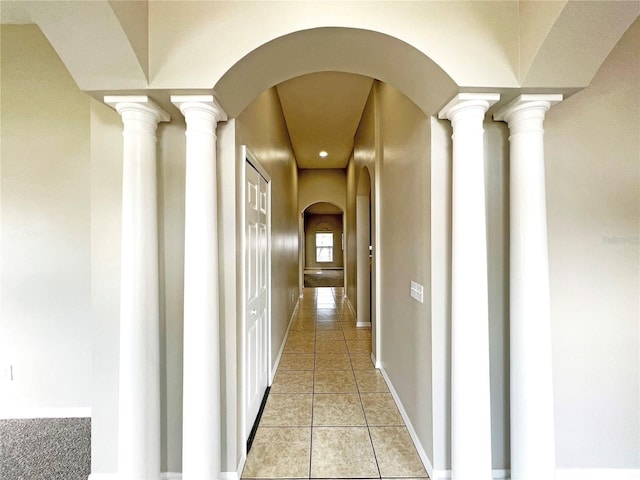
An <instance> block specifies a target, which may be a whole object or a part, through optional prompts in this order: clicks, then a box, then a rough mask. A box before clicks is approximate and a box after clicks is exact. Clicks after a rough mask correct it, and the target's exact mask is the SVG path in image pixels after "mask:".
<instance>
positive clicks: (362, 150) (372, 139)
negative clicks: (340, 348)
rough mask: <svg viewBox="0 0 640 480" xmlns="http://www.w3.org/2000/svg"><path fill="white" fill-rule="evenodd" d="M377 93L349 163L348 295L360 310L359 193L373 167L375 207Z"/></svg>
mask: <svg viewBox="0 0 640 480" xmlns="http://www.w3.org/2000/svg"><path fill="white" fill-rule="evenodd" d="M375 111H376V96H375V93H374V89H371V93H370V94H369V98H368V100H367V103H366V105H365V107H364V111H363V112H362V118H361V119H360V124H359V125H358V129H357V130H356V134H355V136H354V146H353V155H352V157H351V160H350V161H349V165H347V172H346V174H347V198H346V207H347V208H346V222H345V223H346V225H345V234H344V235H345V249H346V261H345V270H346V272H345V273H346V279H347V284H346V285H345V287H346V295H347V298H348V299H349V301H350V303H351V305H352V306H353V308H354V309H355V310H356V312H357V311H358V301H357V295H356V292H357V284H356V271H357V270H356V252H357V236H356V196H357V193H358V192H357V191H358V183H359V181H360V176H361V174H362V171H363V168H366V169H367V170H368V171H369V175H370V178H371V199H372V207H371V208H372V209H373V208H375V205H374V203H375V185H374V178H375V161H376V134H375V131H376V124H375V122H376V119H375ZM371 220H372V222H375V216H374V215H373V214H372V215H371ZM371 231H372V241H375V240H374V238H373V236H374V233H373V232H374V225H373V224H372V225H371Z"/></svg>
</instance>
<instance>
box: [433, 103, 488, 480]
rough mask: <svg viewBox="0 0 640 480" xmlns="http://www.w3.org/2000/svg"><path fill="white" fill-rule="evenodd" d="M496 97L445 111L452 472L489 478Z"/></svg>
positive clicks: (457, 476)
mask: <svg viewBox="0 0 640 480" xmlns="http://www.w3.org/2000/svg"><path fill="white" fill-rule="evenodd" d="M499 98H500V96H499V95H498V94H474V93H460V94H458V95H457V96H456V97H455V98H454V99H453V100H451V102H449V104H448V105H447V106H446V107H445V108H444V109H443V110H442V111H441V112H440V114H439V115H438V116H439V118H441V119H442V118H447V119H449V120H451V125H452V126H453V137H452V138H453V173H452V248H451V256H452V258H451V283H452V285H451V470H452V478H453V479H454V480H490V479H491V478H492V475H491V401H490V378H489V307H488V286H487V233H486V232H487V228H486V207H485V175H484V129H483V121H484V116H485V113H486V111H487V109H488V108H489V107H490V106H491V105H493V104H494V103H496V102H497V101H498V100H499Z"/></svg>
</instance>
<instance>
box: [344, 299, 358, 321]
mask: <svg viewBox="0 0 640 480" xmlns="http://www.w3.org/2000/svg"><path fill="white" fill-rule="evenodd" d="M344 299H345V300H346V303H347V307H349V311H350V312H351V314H352V315H353V318H355V319H356V320H357V319H358V315H357V314H356V311H355V309H354V308H353V305H351V300H349V297H347V295H346V294H345V295H344Z"/></svg>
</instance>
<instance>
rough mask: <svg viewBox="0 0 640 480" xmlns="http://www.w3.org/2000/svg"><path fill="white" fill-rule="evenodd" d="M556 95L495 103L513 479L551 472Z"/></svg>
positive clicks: (550, 476) (543, 476) (552, 471)
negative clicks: (552, 121)
mask: <svg viewBox="0 0 640 480" xmlns="http://www.w3.org/2000/svg"><path fill="white" fill-rule="evenodd" d="M560 101H562V95H520V96H519V97H518V98H516V99H515V100H514V101H513V102H511V103H510V104H508V105H507V106H505V107H503V108H502V109H500V110H499V111H498V112H497V113H496V114H495V115H494V118H495V119H496V120H501V121H505V122H507V123H508V124H509V130H510V131H511V136H510V137H509V142H510V145H511V160H510V164H511V178H510V192H511V193H510V210H511V213H510V225H511V232H510V234H511V240H510V243H511V254H510V269H511V272H510V299H511V309H510V317H511V324H510V330H511V382H510V383H511V478H512V479H514V480H525V479H526V480H530V479H534V478H536V479H538V478H554V477H555V435H554V415H553V379H552V370H551V314H550V306H549V259H548V249H547V207H546V191H545V173H544V138H543V137H544V129H543V122H544V117H545V114H546V112H547V110H549V108H550V107H551V106H552V105H554V104H556V103H558V102H560Z"/></svg>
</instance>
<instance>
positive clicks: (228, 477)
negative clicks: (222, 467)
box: [222, 472, 240, 480]
mask: <svg viewBox="0 0 640 480" xmlns="http://www.w3.org/2000/svg"><path fill="white" fill-rule="evenodd" d="M239 478H240V477H239V476H238V474H237V473H236V472H222V480H238V479H239Z"/></svg>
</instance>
